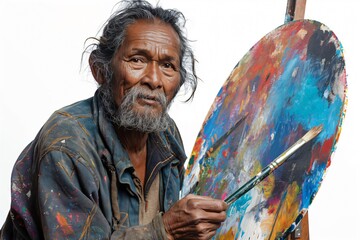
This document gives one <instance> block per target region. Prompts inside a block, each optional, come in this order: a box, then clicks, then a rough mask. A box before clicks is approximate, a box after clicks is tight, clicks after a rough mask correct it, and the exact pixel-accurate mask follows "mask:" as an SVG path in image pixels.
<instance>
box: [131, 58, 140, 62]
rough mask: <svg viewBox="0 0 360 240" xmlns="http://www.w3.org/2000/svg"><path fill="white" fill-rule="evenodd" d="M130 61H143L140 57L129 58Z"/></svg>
mask: <svg viewBox="0 0 360 240" xmlns="http://www.w3.org/2000/svg"><path fill="white" fill-rule="evenodd" d="M130 62H134V63H140V62H143V61H142V60H141V59H140V58H131V59H130Z"/></svg>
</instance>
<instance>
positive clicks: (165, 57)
mask: <svg viewBox="0 0 360 240" xmlns="http://www.w3.org/2000/svg"><path fill="white" fill-rule="evenodd" d="M130 53H131V54H140V55H144V56H150V51H148V50H146V49H142V48H133V49H131V51H130ZM161 56H162V58H161V59H160V61H170V62H176V61H177V60H178V61H179V62H180V56H179V57H174V56H170V55H167V54H162V55H161Z"/></svg>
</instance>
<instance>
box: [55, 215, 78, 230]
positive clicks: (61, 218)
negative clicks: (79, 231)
mask: <svg viewBox="0 0 360 240" xmlns="http://www.w3.org/2000/svg"><path fill="white" fill-rule="evenodd" d="M56 221H57V222H58V224H59V225H60V228H61V230H62V231H63V233H64V234H65V235H66V236H67V235H70V234H74V230H73V229H72V227H71V225H69V223H68V222H67V221H66V218H65V217H64V216H62V215H61V214H60V213H59V212H57V213H56Z"/></svg>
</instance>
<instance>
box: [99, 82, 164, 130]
mask: <svg viewBox="0 0 360 240" xmlns="http://www.w3.org/2000/svg"><path fill="white" fill-rule="evenodd" d="M99 91H100V101H101V103H102V105H103V107H104V109H105V112H106V116H107V118H108V119H109V120H110V121H111V122H112V123H113V124H114V125H115V126H117V127H123V128H126V129H130V130H136V131H139V132H144V133H151V132H161V131H165V130H166V129H167V128H168V127H169V122H170V117H169V115H168V114H167V111H168V108H169V106H170V104H168V103H167V100H166V97H165V94H164V93H162V92H157V93H156V100H157V101H158V102H159V103H160V105H161V107H162V111H161V113H154V111H153V109H152V108H151V107H149V108H146V109H145V111H143V112H137V111H135V110H134V107H133V106H134V104H135V101H136V100H137V99H138V98H143V97H146V96H149V95H151V96H153V95H154V92H152V91H151V90H148V89H146V88H143V87H139V86H133V87H132V88H130V90H129V91H128V92H126V94H125V95H124V98H123V100H122V103H121V104H120V106H119V107H118V108H117V107H116V105H115V103H114V97H113V92H112V88H111V86H110V84H104V85H102V86H101V87H100V88H99Z"/></svg>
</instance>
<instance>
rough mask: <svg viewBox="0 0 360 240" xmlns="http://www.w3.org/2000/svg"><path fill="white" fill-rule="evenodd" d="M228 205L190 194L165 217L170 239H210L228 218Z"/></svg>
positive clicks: (165, 214) (177, 203)
mask: <svg viewBox="0 0 360 240" xmlns="http://www.w3.org/2000/svg"><path fill="white" fill-rule="evenodd" d="M227 207H228V206H227V204H226V203H225V202H224V201H221V200H217V199H213V198H210V197H206V196H197V195H193V194H189V195H188V196H186V197H185V198H183V199H181V200H179V201H178V202H176V203H175V204H174V205H173V206H172V207H171V208H170V209H169V211H167V212H166V213H164V215H163V222H164V225H165V229H166V231H167V233H168V237H169V239H200V240H202V239H210V238H211V237H213V236H214V235H215V232H216V230H217V229H218V228H219V227H220V225H221V223H222V222H223V221H224V220H225V218H226V212H225V211H226V209H227Z"/></svg>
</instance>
